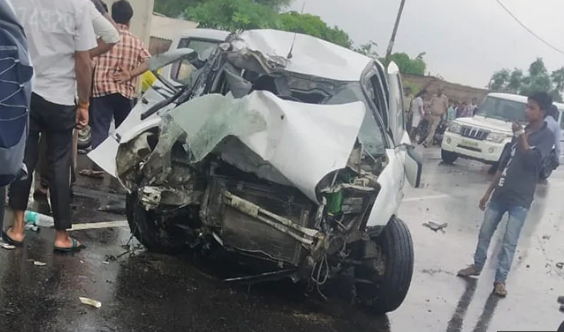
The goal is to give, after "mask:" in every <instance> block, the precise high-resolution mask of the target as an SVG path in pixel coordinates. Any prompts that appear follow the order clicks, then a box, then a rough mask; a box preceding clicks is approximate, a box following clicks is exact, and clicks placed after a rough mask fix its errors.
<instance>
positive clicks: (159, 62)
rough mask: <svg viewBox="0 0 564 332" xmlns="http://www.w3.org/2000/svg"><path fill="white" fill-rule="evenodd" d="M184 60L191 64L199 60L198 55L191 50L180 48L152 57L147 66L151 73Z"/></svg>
mask: <svg viewBox="0 0 564 332" xmlns="http://www.w3.org/2000/svg"><path fill="white" fill-rule="evenodd" d="M184 59H185V60H187V61H189V62H190V61H195V60H197V59H198V53H197V52H196V51H194V50H192V49H190V48H179V49H176V50H172V51H168V52H165V53H163V54H159V55H155V56H152V57H150V58H149V60H148V61H147V65H148V66H149V69H150V70H151V71H153V72H156V71H158V70H159V69H161V68H163V67H166V66H168V65H170V64H171V63H173V62H176V61H178V60H184Z"/></svg>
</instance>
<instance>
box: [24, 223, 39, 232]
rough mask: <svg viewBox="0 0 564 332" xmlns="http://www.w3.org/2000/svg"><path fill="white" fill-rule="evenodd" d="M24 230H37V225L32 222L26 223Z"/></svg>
mask: <svg viewBox="0 0 564 332" xmlns="http://www.w3.org/2000/svg"><path fill="white" fill-rule="evenodd" d="M25 230H26V231H33V232H39V227H37V226H35V225H32V224H26V225H25Z"/></svg>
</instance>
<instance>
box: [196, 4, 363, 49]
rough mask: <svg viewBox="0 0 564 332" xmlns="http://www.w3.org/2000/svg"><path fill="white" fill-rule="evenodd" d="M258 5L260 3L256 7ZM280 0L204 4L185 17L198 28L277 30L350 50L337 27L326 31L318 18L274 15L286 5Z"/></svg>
mask: <svg viewBox="0 0 564 332" xmlns="http://www.w3.org/2000/svg"><path fill="white" fill-rule="evenodd" d="M259 2H261V3H259ZM288 2H289V1H287V0H285V2H283V1H281V0H207V1H205V2H203V3H201V4H199V5H198V6H196V7H194V8H190V9H187V10H186V11H185V15H186V17H187V18H189V19H190V20H193V21H196V22H199V23H200V27H202V28H211V29H221V30H228V31H233V32H235V31H241V30H248V29H279V30H284V31H290V32H297V33H303V34H307V35H310V36H314V37H317V38H320V39H323V40H327V41H329V42H332V43H334V44H337V45H341V46H344V47H347V48H350V47H351V46H352V41H351V39H350V37H349V35H348V34H347V33H346V32H345V31H343V30H341V29H339V28H338V27H330V26H328V25H327V23H325V22H324V21H323V20H322V19H321V18H320V17H319V16H315V15H311V14H300V13H298V12H287V13H282V14H280V13H278V12H277V11H276V10H274V9H273V6H274V7H275V8H276V7H277V6H280V5H281V4H284V3H288Z"/></svg>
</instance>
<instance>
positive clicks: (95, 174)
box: [78, 169, 105, 179]
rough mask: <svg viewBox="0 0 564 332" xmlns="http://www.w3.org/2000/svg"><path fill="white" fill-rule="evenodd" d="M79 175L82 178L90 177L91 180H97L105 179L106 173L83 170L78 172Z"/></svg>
mask: <svg viewBox="0 0 564 332" xmlns="http://www.w3.org/2000/svg"><path fill="white" fill-rule="evenodd" d="M78 174H80V175H82V176H88V177H90V178H95V179H103V178H104V174H105V172H104V171H95V170H92V169H83V170H82V171H80V172H78Z"/></svg>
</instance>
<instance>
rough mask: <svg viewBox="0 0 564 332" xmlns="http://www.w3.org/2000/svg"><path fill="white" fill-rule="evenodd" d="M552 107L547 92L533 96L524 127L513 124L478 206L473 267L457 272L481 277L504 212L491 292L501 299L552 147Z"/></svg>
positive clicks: (465, 275) (505, 292)
mask: <svg viewBox="0 0 564 332" xmlns="http://www.w3.org/2000/svg"><path fill="white" fill-rule="evenodd" d="M551 105H552V98H551V97H550V96H549V95H548V93H546V92H538V93H534V94H532V95H531V96H530V97H529V98H528V101H527V106H526V111H525V113H526V117H527V121H528V124H527V125H526V126H525V127H523V126H522V125H521V124H520V123H518V122H515V123H513V125H512V129H513V139H512V142H511V145H510V149H507V150H506V151H505V152H504V154H503V155H502V157H501V159H500V165H499V169H498V171H497V172H496V175H495V177H494V179H493V181H492V183H491V184H490V186H489V187H488V189H487V190H486V193H485V194H484V196H483V197H482V199H481V200H480V203H479V207H480V209H481V210H482V211H485V214H484V221H483V222H482V226H481V227H480V233H479V236H478V245H477V247H476V251H475V254H474V264H472V265H470V266H468V267H467V268H465V269H462V270H460V271H458V276H461V277H471V276H479V275H480V273H481V272H482V269H483V267H484V265H485V263H486V258H487V254H488V249H489V246H490V242H491V239H492V237H493V235H494V232H495V230H496V228H497V227H498V225H499V223H500V221H501V218H502V217H503V215H505V214H506V213H507V214H508V215H509V219H508V220H507V226H506V228H505V230H504V236H503V240H502V241H503V242H502V246H501V250H500V252H499V256H498V263H497V271H496V274H495V281H494V290H493V292H494V293H495V294H496V295H498V296H500V297H505V296H506V295H507V290H506V287H505V280H506V279H507V276H508V274H509V270H510V268H511V263H512V261H513V256H514V255H515V248H516V247H517V243H518V241H519V235H520V233H521V228H522V227H523V224H524V223H525V219H526V218H527V214H528V212H529V209H530V207H531V203H532V202H533V197H534V193H535V189H536V185H537V183H538V181H539V174H540V170H541V167H542V162H543V160H544V158H546V157H547V156H549V155H550V152H551V150H552V147H553V146H554V134H553V133H552V131H551V130H550V129H548V126H547V124H546V122H545V120H544V119H545V116H546V114H547V112H548V111H549V109H550V107H551Z"/></svg>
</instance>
